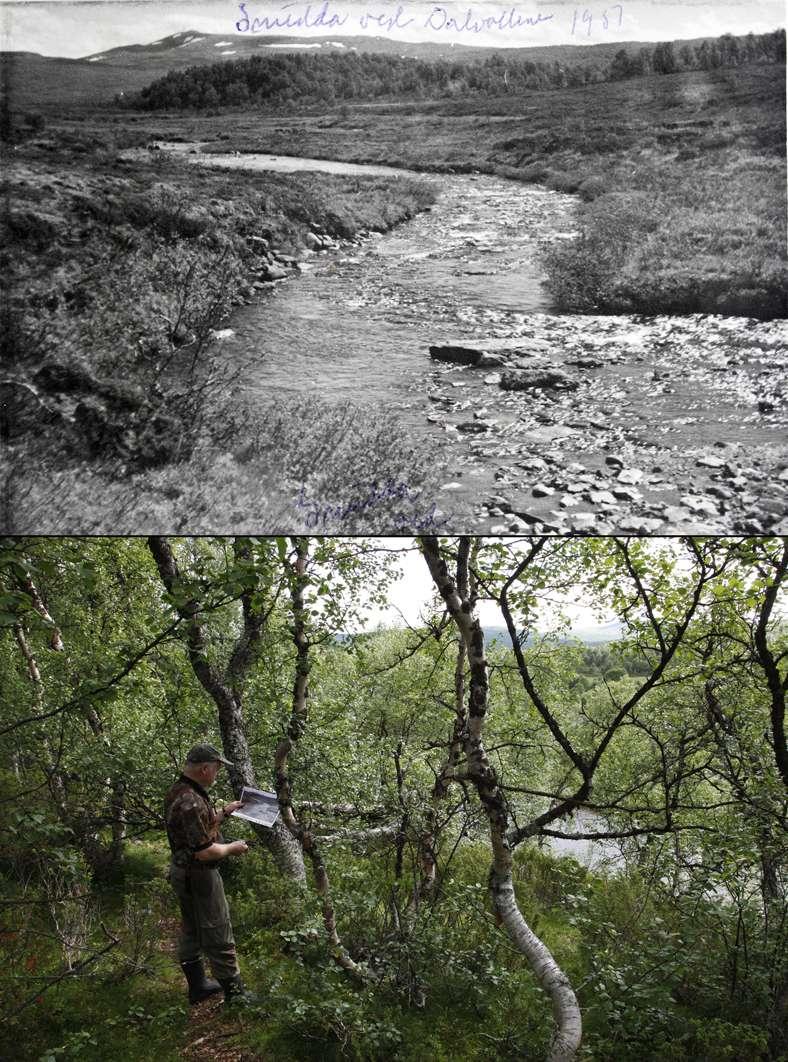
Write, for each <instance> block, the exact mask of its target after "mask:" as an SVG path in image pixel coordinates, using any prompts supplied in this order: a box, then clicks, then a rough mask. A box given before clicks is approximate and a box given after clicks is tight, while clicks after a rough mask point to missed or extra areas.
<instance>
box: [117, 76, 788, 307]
mask: <svg viewBox="0 0 788 1062" xmlns="http://www.w3.org/2000/svg"><path fill="white" fill-rule="evenodd" d="M135 128H137V130H141V129H149V130H151V131H152V132H155V133H156V135H158V136H160V137H162V138H164V139H169V138H170V135H171V134H172V133H174V134H175V135H179V136H181V137H182V138H183V139H186V140H202V141H205V142H206V150H209V151H210V150H214V151H219V152H228V151H240V152H242V153H244V152H270V153H275V154H287V155H304V156H309V157H315V158H330V159H338V160H343V161H347V162H369V163H376V164H385V165H390V166H400V167H405V168H408V169H413V170H420V171H424V172H439V173H468V172H473V171H476V172H479V173H487V174H498V175H501V176H505V177H509V178H512V179H515V180H520V181H525V182H534V183H538V184H542V185H544V186H545V187H548V188H551V189H554V190H556V191H561V192H570V193H577V194H578V195H579V196H580V197H581V199H582V200H583V205H582V207H581V209H580V213H579V217H578V230H579V239H578V240H576V241H575V242H574V243H573V244H571V245H569V244H567V245H566V246H563V247H559V248H556V249H553V251H551V253H550V254H549V255H547V256H546V259H545V264H546V268H547V271H548V279H549V283H550V286H551V290H552V292H553V295H554V297H555V299H556V301H557V308H559V309H563V310H568V311H573V312H592V313H648V314H654V313H682V314H683V313H722V314H734V315H741V316H749V317H758V318H762V319H771V318H775V317H784V316H786V315H788V309H787V308H786V296H785V292H786V290H787V289H788V268H787V266H786V257H787V256H786V236H785V233H786V199H785V167H786V161H785V67H784V65H773V66H761V65H758V64H754V63H751V64H747V65H744V66H741V67H738V68H736V69H734V70H708V71H690V72H685V73H676V74H671V75H659V76H652V77H639V78H630V79H628V80H626V81H623V82H613V83H605V84H595V85H594V84H591V85H585V86H583V87H582V88H575V89H559V90H551V91H541V92H539V91H536V92H532V93H529V94H528V95H527V96H522V97H521V96H508V97H502V98H499V99H485V100H479V99H469V100H462V99H457V100H431V101H419V102H417V103H415V102H404V103H401V104H347V103H346V104H343V105H341V106H334V107H331V106H326V107H324V108H320V109H318V108H315V107H312V108H308V109H305V110H303V111H301V112H299V111H297V110H295V109H293V111H292V113H287V112H284V111H280V113H276V114H267V113H258V112H255V115H254V122H253V123H250V121H249V112H248V108H243V109H236V110H235V111H233V110H228V111H227V112H225V113H222V115H221V116H218V115H210V114H208V115H204V114H200V115H195V114H189V113H182V114H179V115H174V114H157V115H155V116H147V115H146V116H137V118H136V123H135Z"/></svg>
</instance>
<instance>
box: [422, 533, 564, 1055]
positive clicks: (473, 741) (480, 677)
mask: <svg viewBox="0 0 788 1062" xmlns="http://www.w3.org/2000/svg"><path fill="white" fill-rule="evenodd" d="M419 541H420V546H421V550H422V553H423V555H424V559H425V560H426V562H427V567H428V568H429V572H430V575H431V577H432V580H433V582H434V584H435V587H436V588H437V590H438V592H439V594H440V595H441V597H442V599H443V601H444V603H445V605H446V609H447V611H448V613H449V615H450V616H451V618H452V620H453V621H454V623H455V624H456V625H457V628H458V630H459V632H460V634H461V636H462V639H463V642H464V644H465V648H466V651H467V654H468V665H469V669H470V682H469V694H468V716H467V728H466V730H465V737H464V740H465V755H466V759H467V764H468V766H467V770H466V777H468V779H469V780H470V781H472V782H473V784H474V786H475V788H476V791H477V793H478V795H479V799H480V801H481V803H482V806H483V807H484V811H485V814H486V816H487V820H488V822H489V826H490V842H491V845H492V853H493V864H492V869H491V872H490V891H491V894H492V901H493V904H494V906H495V910H496V912H497V914H498V917H499V918H500V921H501V924H502V925H503V926H504V928H505V929H506V931H507V933H508V934H509V937H510V938H511V940H512V942H513V943H514V945H515V947H516V948H517V949H518V950H519V951H520V952H522V954H523V955H525V957H526V959H527V960H528V963H529V964H530V966H531V969H532V970H533V972H534V975H535V977H536V979H537V980H538V982H539V984H540V985H541V986H542V988H544V990H545V991H546V992H547V994H548V996H549V997H550V1002H551V1004H552V1008H553V1020H554V1023H555V1026H554V1030H553V1036H552V1040H551V1043H550V1047H549V1050H548V1053H547V1056H546V1062H573V1060H574V1059H575V1057H576V1055H577V1051H578V1049H579V1047H580V1042H581V1039H582V1030H583V1026H582V1017H581V1013H580V1006H579V1004H578V1001H577V996H576V995H575V992H574V989H573V988H572V985H571V984H570V982H569V978H568V977H567V976H566V974H565V973H564V972H563V970H562V969H561V968H560V966H559V965H558V963H557V962H556V960H555V959H554V958H553V956H552V954H551V953H550V950H549V949H548V948H547V947H546V945H545V944H544V943H543V942H542V941H541V940H540V939H539V938H538V937H537V936H536V934H535V933H534V932H533V931H532V930H531V928H530V927H529V926H528V924H527V922H526V921H525V918H524V917H523V914H522V912H521V911H520V908H519V906H518V904H517V897H516V895H515V891H514V881H513V877H512V850H511V847H510V844H509V840H508V838H507V833H508V812H507V809H506V801H505V799H504V795H503V793H502V791H501V789H500V786H499V784H498V778H497V775H496V771H495V768H494V767H493V766H492V764H491V763H490V761H489V758H488V756H487V752H486V750H485V747H484V739H483V729H484V721H485V717H486V715H487V708H488V701H489V680H488V667H487V660H486V657H485V644H484V632H483V630H482V627H481V624H480V622H479V619H478V616H477V615H476V609H475V606H474V603H473V602H472V600H471V599H470V596H469V592H468V590H467V587H468V585H469V581H468V569H467V564H468V556H469V549H468V544H469V540H468V539H467V538H463V539H461V540H460V545H459V549H458V577H457V580H456V581H455V580H454V579H453V578H452V576H451V574H450V572H449V569H448V566H447V564H446V561H445V560H444V558H443V556H442V554H441V548H440V543H439V541H438V539H437V538H436V537H435V536H425V537H423V538H421V539H420V540H419ZM458 585H459V586H460V587H462V588H463V591H464V592H461V591H460V590H459V589H458Z"/></svg>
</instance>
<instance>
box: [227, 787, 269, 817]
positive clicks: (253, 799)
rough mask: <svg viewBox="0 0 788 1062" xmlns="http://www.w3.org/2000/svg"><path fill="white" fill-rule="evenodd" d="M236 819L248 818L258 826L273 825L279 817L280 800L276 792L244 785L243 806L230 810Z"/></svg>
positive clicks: (242, 791) (242, 793)
mask: <svg viewBox="0 0 788 1062" xmlns="http://www.w3.org/2000/svg"><path fill="white" fill-rule="evenodd" d="M230 815H231V816H232V817H233V818H236V819H246V820H247V822H254V823H256V824H257V825H258V826H267V827H271V826H273V824H274V823H275V822H276V820H277V819H278V818H279V802H278V800H277V796H276V793H266V792H264V791H263V790H262V789H251V788H249V787H248V786H244V787H243V789H242V790H241V806H240V807H239V808H236V809H235V810H234V811H231V812H230Z"/></svg>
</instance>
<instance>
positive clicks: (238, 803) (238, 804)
mask: <svg viewBox="0 0 788 1062" xmlns="http://www.w3.org/2000/svg"><path fill="white" fill-rule="evenodd" d="M243 806H244V805H243V801H242V800H232V801H230V803H229V804H225V805H224V807H223V808H222V817H223V818H225V819H226V818H227V816H228V815H232V813H233V812H234V811H237V810H238V808H242V807H243Z"/></svg>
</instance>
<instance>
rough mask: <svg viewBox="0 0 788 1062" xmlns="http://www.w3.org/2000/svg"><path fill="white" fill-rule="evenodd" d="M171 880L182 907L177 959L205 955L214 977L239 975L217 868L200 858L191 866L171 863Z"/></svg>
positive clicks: (192, 958) (184, 959)
mask: <svg viewBox="0 0 788 1062" xmlns="http://www.w3.org/2000/svg"><path fill="white" fill-rule="evenodd" d="M169 880H170V885H172V887H173V889H174V891H175V895H176V896H177V897H178V902H179V903H180V907H181V936H180V940H179V941H178V961H179V962H193V961H194V960H195V959H199V958H202V957H203V956H205V958H206V959H207V960H208V962H209V963H210V964H211V969H212V970H213V976H214V977H216V978H217V979H219V978H228V977H236V976H237V975H238V974H239V972H240V971H239V969H238V957H237V955H236V954H235V939H234V938H233V927H232V925H231V924H230V911H229V908H228V907H227V898H226V897H225V895H224V884H223V883H222V877H221V874H220V873H219V871H218V869H217V868H216V867H207V866H202V865H201V864H200V863H197V862H195V863H192V864H191V865H190V866H188V867H179V866H175V865H174V864H172V863H171V864H170V872H169Z"/></svg>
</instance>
